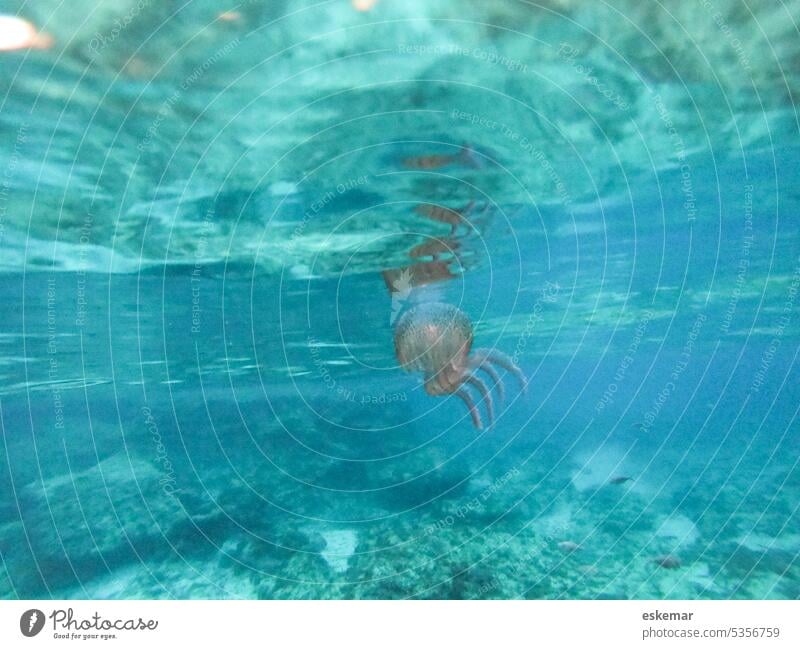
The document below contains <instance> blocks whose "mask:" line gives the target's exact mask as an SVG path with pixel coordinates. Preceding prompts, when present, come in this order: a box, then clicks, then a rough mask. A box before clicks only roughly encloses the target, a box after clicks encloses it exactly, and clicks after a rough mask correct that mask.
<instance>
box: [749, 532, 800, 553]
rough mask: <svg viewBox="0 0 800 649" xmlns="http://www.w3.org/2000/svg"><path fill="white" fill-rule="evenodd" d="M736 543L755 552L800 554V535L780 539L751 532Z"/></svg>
mask: <svg viewBox="0 0 800 649" xmlns="http://www.w3.org/2000/svg"><path fill="white" fill-rule="evenodd" d="M736 541H737V542H738V543H739V545H741V546H744V547H746V548H748V549H750V550H753V551H755V552H764V551H765V550H781V551H785V552H795V553H798V552H800V534H785V535H783V536H781V537H779V538H775V537H772V536H768V535H766V534H761V533H760V532H752V531H751V532H749V533H747V534H744V535H742V536H740V537H739V538H738V539H736Z"/></svg>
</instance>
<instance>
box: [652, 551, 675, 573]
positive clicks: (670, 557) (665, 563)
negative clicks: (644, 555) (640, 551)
mask: <svg viewBox="0 0 800 649" xmlns="http://www.w3.org/2000/svg"><path fill="white" fill-rule="evenodd" d="M653 561H654V562H655V563H657V564H658V565H659V566H661V567H662V568H667V569H668V570H675V569H676V568H680V567H681V565H682V564H681V560H680V559H679V558H678V557H676V556H675V555H674V554H664V555H662V556H660V557H656V558H655V559H653Z"/></svg>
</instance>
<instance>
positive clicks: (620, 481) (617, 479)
mask: <svg viewBox="0 0 800 649" xmlns="http://www.w3.org/2000/svg"><path fill="white" fill-rule="evenodd" d="M632 481H633V478H631V477H630V476H627V475H618V476H615V477H613V478H611V480H609V481H608V484H625V483H626V482H632Z"/></svg>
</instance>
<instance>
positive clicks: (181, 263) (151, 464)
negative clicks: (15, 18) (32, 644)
mask: <svg viewBox="0 0 800 649" xmlns="http://www.w3.org/2000/svg"><path fill="white" fill-rule="evenodd" d="M672 5H674V6H661V5H658V4H657V3H638V2H632V1H631V2H623V1H621V0H618V1H617V2H613V3H610V4H607V5H605V4H600V3H584V2H578V1H577V0H575V1H572V0H550V1H549V2H543V3H538V4H529V3H524V2H520V1H516V0H508V1H501V0H498V1H496V2H495V1H492V2H488V1H487V2H451V1H446V0H438V1H433V0H427V1H425V2H422V1H419V2H417V1H414V2H403V3H399V2H391V1H389V0H381V2H379V3H378V4H377V5H376V6H375V7H374V8H373V9H372V10H371V11H367V12H358V11H355V10H354V9H353V7H352V6H351V4H350V2H348V1H347V0H328V1H323V2H316V3H312V2H306V1H302V2H299V1H298V2H285V1H271V2H255V1H254V2H247V3H244V4H242V5H241V6H238V7H233V6H231V7H230V8H229V13H227V14H225V15H223V16H221V17H220V11H222V10H221V9H220V5H219V3H216V2H200V1H196V0H193V1H191V2H186V3H183V2H159V3H156V2H147V1H146V0H142V1H141V2H139V1H138V0H137V1H132V0H131V1H124V2H120V1H115V2H113V3H112V2H101V3H95V2H84V1H80V2H73V3H69V4H68V3H57V2H39V3H36V4H31V3H23V2H0V13H5V14H19V15H21V16H24V17H25V18H26V19H28V20H30V21H32V22H33V23H34V24H36V26H37V27H38V28H39V29H41V30H42V31H46V32H47V33H49V34H50V35H51V36H52V39H53V45H52V47H51V48H50V49H41V50H18V51H0V132H1V133H2V137H1V138H0V296H1V297H2V305H3V319H2V324H1V325H0V431H1V432H2V444H0V559H2V561H0V596H2V597H4V598H17V597H20V598H48V597H56V598H86V597H89V598H159V597H172V598H242V597H244V598H549V599H554V598H569V599H574V598H782V599H785V598H793V599H794V598H798V597H800V514H799V513H798V507H799V506H800V498H799V496H800V468H799V467H798V457H800V455H799V453H800V426H798V417H797V415H798V408H799V407H800V406H799V405H798V404H800V399H798V397H800V389H799V388H798V378H800V371H799V370H798V366H797V356H798V351H800V327H799V326H798V323H799V322H800V305H799V304H798V302H800V297H798V288H800V241H798V214H800V185H798V169H800V137H798V135H799V131H800V121H799V118H798V114H797V110H796V106H795V105H794V103H793V100H794V99H796V98H797V96H798V92H800V66H798V62H800V38H798V28H797V24H798V19H800V3H798V2H783V3H773V2H761V3H753V2H749V3H744V2H737V1H730V2H726V1H723V0H713V1H712V0H708V1H703V2H699V3H689V2H686V3H683V2H681V3H672ZM431 206H436V207H435V208H432V207H431ZM454 214H455V215H456V217H454V216H453V215H454ZM453 219H455V220H456V226H457V227H455V228H453V227H451V225H452V224H451V223H450V221H452V220H453ZM421 278H424V279H421ZM424 301H439V302H445V303H448V304H451V305H457V306H458V307H459V308H460V309H461V310H462V311H463V312H464V313H466V314H467V315H468V316H469V318H470V320H471V322H472V324H473V327H474V336H475V345H476V346H480V347H489V348H495V349H497V350H502V351H504V352H505V353H506V354H508V355H509V356H511V357H512V358H513V359H514V360H516V361H517V363H518V364H519V366H520V367H521V368H522V370H523V371H524V373H525V375H526V376H527V378H528V391H527V394H523V393H522V392H521V391H520V390H519V387H518V385H517V384H516V383H515V381H514V380H513V378H512V377H511V376H510V375H508V374H506V373H505V372H503V376H502V379H503V382H504V385H505V387H506V390H505V391H506V398H505V401H503V402H502V403H501V402H500V400H499V398H498V396H499V395H498V394H497V391H496V389H495V390H494V391H493V394H494V396H493V399H494V401H495V411H496V412H495V415H496V417H495V419H496V421H495V423H494V425H493V426H491V427H488V428H484V429H482V430H478V429H476V428H475V427H474V426H473V425H472V422H471V421H470V417H469V414H468V411H467V409H466V408H465V406H464V403H463V402H462V401H460V400H459V399H458V398H457V397H455V396H444V397H432V396H429V395H427V394H426V393H425V390H424V389H423V385H422V380H421V379H422V377H421V376H420V375H419V374H414V373H407V372H404V371H403V370H402V368H400V367H399V365H398V359H397V357H396V354H395V346H394V342H393V328H394V324H395V323H396V321H397V319H398V318H399V317H402V314H403V313H406V312H407V311H408V310H409V308H411V307H412V306H413V305H414V304H416V303H417V302H424ZM476 398H477V397H476ZM486 406H487V404H486V402H485V401H482V402H480V403H479V404H478V408H479V410H480V412H481V414H482V417H483V418H484V420H486V419H487V416H486ZM626 478H629V479H626ZM576 546H577V547H576Z"/></svg>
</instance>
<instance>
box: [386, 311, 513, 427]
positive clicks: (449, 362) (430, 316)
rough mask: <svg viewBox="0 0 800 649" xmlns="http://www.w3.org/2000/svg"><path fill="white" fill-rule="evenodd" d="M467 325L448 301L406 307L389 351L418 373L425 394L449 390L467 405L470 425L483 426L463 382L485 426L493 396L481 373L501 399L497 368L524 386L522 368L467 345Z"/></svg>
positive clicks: (470, 338)
mask: <svg viewBox="0 0 800 649" xmlns="http://www.w3.org/2000/svg"><path fill="white" fill-rule="evenodd" d="M472 341H473V335H472V323H471V322H470V320H469V317H467V315H466V314H465V313H464V312H463V311H461V310H460V309H458V308H457V307H454V306H452V305H450V304H443V303H441V302H428V303H422V304H418V305H417V306H415V307H413V308H412V309H409V310H408V311H407V312H406V313H404V314H403V315H402V316H401V317H400V319H399V320H398V321H397V324H396V326H395V331H394V344H395V353H396V354H397V359H398V360H399V361H400V364H401V365H402V366H403V368H404V369H405V370H406V371H408V372H420V373H422V374H423V375H424V378H425V392H427V393H428V394H429V395H431V396H434V397H435V396H444V395H448V394H453V395H455V396H457V397H458V398H460V399H461V400H462V401H463V402H464V403H465V404H466V406H467V408H468V409H469V414H470V417H471V418H472V423H473V425H474V426H475V428H478V429H481V428H483V420H482V419H481V415H480V412H479V410H478V407H477V404H476V402H475V400H474V399H473V396H472V394H471V393H470V392H469V391H468V389H467V386H468V385H469V386H471V387H472V388H474V389H475V390H477V392H478V393H479V394H480V396H481V402H482V403H483V404H485V407H486V414H487V418H488V423H489V426H491V425H492V423H493V421H494V400H493V397H492V394H491V391H490V389H489V386H488V385H487V384H486V382H485V381H484V379H483V378H482V377H481V376H479V374H478V372H479V371H482V372H483V373H485V374H486V375H487V376H488V377H489V378H490V379H491V381H492V383H493V385H494V388H495V390H496V391H497V395H498V397H499V398H500V400H501V401H502V400H503V397H504V388H503V382H502V377H501V376H500V374H499V373H498V371H497V367H500V368H502V369H505V370H506V371H507V372H509V373H510V374H513V375H514V376H515V377H516V378H517V380H518V381H519V382H520V385H521V386H522V390H523V392H524V391H525V388H526V383H527V381H526V379H525V376H524V374H523V373H522V370H520V369H519V367H517V365H516V364H515V363H514V361H513V360H512V359H511V358H509V357H508V356H506V355H505V354H503V353H502V352H500V351H497V350H494V349H475V350H473V349H472Z"/></svg>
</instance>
